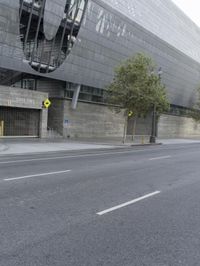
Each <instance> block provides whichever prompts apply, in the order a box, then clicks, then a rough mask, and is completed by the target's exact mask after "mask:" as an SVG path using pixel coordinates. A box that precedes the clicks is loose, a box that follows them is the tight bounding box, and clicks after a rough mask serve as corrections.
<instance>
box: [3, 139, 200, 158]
mask: <svg viewBox="0 0 200 266" xmlns="http://www.w3.org/2000/svg"><path fill="white" fill-rule="evenodd" d="M157 143H161V144H164V145H170V144H172V145H174V144H192V143H199V144H200V140H192V139H158V140H157ZM144 145H149V144H144ZM144 145H142V146H144ZM131 146H140V144H134V143H128V142H127V143H125V144H122V143H121V142H120V141H108V142H106V141H104V142H103V141H101V142H100V141H94V140H88V141H87V142H86V141H72V140H64V139H56V140H49V139H48V140H47V139H46V140H42V139H28V140H27V139H26V140H25V139H16V140H14V139H11V140H9V139H0V155H12V154H13V155H14V154H15V155H20V154H28V153H45V152H57V151H79V150H80V151H81V150H95V149H112V148H113V149H114V148H123V147H124V148H125V147H131Z"/></svg>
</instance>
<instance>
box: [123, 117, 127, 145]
mask: <svg viewBox="0 0 200 266" xmlns="http://www.w3.org/2000/svg"><path fill="white" fill-rule="evenodd" d="M124 117H125V121H124V134H123V141H122V142H123V144H124V143H125V142H126V133H127V125H128V116H127V114H126V112H125V115H124Z"/></svg>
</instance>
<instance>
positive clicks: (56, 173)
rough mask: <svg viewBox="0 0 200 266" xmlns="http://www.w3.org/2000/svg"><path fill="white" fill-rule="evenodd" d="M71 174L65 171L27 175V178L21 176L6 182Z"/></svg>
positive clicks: (6, 179) (7, 179)
mask: <svg viewBox="0 0 200 266" xmlns="http://www.w3.org/2000/svg"><path fill="white" fill-rule="evenodd" d="M68 172H71V170H65V171H58V172H50V173H42V174H35V175H26V176H19V177H13V178H4V179H3V180H4V181H14V180H20V179H26V178H31V177H38V176H48V175H58V174H64V173H68Z"/></svg>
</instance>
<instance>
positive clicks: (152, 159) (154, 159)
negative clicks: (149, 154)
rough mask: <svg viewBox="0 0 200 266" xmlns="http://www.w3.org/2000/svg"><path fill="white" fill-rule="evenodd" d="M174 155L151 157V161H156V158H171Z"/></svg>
mask: <svg viewBox="0 0 200 266" xmlns="http://www.w3.org/2000/svg"><path fill="white" fill-rule="evenodd" d="M171 157H172V156H170V155H169V156H161V157H155V158H150V159H149V161H156V160H164V159H169V158H171Z"/></svg>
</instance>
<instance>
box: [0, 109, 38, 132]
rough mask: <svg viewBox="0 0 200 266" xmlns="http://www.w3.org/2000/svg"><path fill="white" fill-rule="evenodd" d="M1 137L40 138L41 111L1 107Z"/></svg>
mask: <svg viewBox="0 0 200 266" xmlns="http://www.w3.org/2000/svg"><path fill="white" fill-rule="evenodd" d="M0 127H1V128H0V134H1V136H10V137H12V136H13V137H14V136H22V137H23V136H32V137H39V129H40V110H37V109H27V108H16V107H4V106H0Z"/></svg>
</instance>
